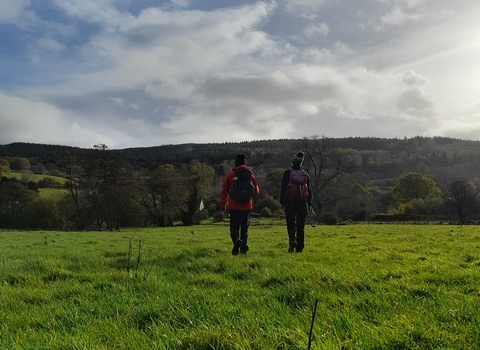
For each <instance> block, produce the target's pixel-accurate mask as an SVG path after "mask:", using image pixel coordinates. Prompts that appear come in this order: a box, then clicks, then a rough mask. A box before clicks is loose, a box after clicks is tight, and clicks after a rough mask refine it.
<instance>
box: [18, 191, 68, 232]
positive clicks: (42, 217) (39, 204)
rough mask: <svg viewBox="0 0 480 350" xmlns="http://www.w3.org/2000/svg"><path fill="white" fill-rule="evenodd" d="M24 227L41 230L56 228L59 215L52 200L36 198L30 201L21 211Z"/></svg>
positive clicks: (58, 223)
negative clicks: (22, 211)
mask: <svg viewBox="0 0 480 350" xmlns="http://www.w3.org/2000/svg"><path fill="white" fill-rule="evenodd" d="M23 217H24V227H23V228H35V229H42V230H52V229H58V228H59V227H60V215H59V212H58V209H57V204H56V202H55V201H54V200H51V199H47V198H37V199H35V200H34V201H32V202H30V203H29V204H28V205H27V207H26V208H25V211H24V213H23Z"/></svg>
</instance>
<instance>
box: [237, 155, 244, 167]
mask: <svg viewBox="0 0 480 350" xmlns="http://www.w3.org/2000/svg"><path fill="white" fill-rule="evenodd" d="M244 164H245V155H243V154H239V155H238V156H237V158H236V159H235V166H239V165H244Z"/></svg>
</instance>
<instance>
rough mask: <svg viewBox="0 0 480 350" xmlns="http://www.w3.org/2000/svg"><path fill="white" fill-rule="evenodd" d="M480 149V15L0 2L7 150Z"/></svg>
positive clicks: (0, 112) (436, 1) (314, 6)
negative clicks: (441, 145) (431, 143)
mask: <svg viewBox="0 0 480 350" xmlns="http://www.w3.org/2000/svg"><path fill="white" fill-rule="evenodd" d="M311 135H319V136H321V135H323V136H326V137H335V138H336V137H382V138H395V137H398V138H404V137H415V136H427V137H433V136H446V137H453V138H461V139H469V140H478V139H479V138H480V6H479V5H478V0H456V1H451V0H266V1H248V0H244V1H238V0H170V1H154V0H0V144H9V143H12V142H31V143H44V144H55V145H68V146H76V147H82V148H92V147H93V145H96V144H100V143H101V144H106V145H107V146H108V147H109V148H112V149H123V148H130V147H150V146H159V145H164V144H183V143H221V142H239V141H252V140H266V139H283V138H301V137H304V136H311Z"/></svg>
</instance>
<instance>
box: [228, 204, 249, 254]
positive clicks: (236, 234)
mask: <svg viewBox="0 0 480 350" xmlns="http://www.w3.org/2000/svg"><path fill="white" fill-rule="evenodd" d="M248 226H250V210H232V209H230V237H231V238H232V242H233V244H235V243H236V242H237V241H238V240H239V239H240V240H241V241H242V246H241V249H242V248H243V249H245V248H246V247H247V241H248Z"/></svg>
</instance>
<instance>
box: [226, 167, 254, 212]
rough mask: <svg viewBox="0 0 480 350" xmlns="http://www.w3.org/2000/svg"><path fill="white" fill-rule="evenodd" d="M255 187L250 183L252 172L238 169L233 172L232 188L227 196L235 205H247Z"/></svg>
mask: <svg viewBox="0 0 480 350" xmlns="http://www.w3.org/2000/svg"><path fill="white" fill-rule="evenodd" d="M254 190H255V187H254V186H253V182H252V172H251V171H250V170H249V169H245V168H240V169H236V170H235V171H234V175H233V187H232V189H231V190H230V193H229V194H228V195H229V197H230V198H231V199H233V200H234V201H235V202H237V203H240V204H242V203H248V202H249V201H250V199H251V198H252V197H253V194H254Z"/></svg>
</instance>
